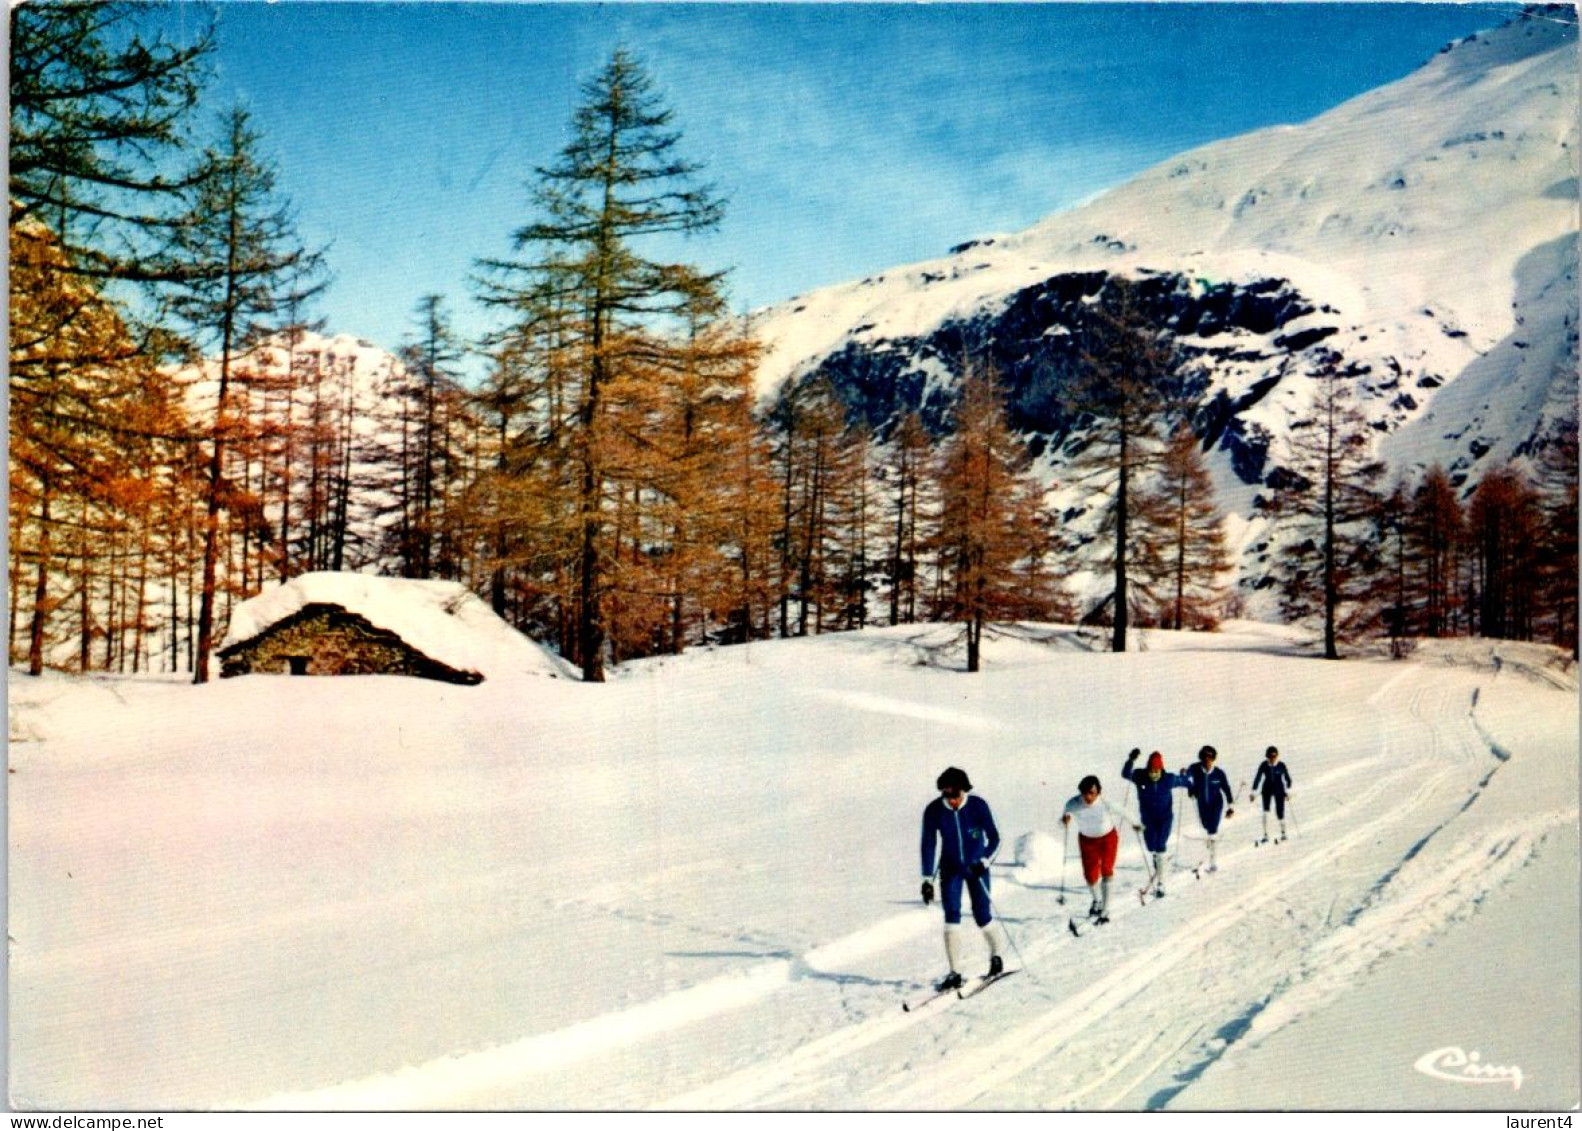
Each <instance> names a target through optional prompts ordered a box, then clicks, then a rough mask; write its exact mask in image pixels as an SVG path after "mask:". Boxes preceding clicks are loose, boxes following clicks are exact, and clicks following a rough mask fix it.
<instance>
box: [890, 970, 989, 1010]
mask: <svg viewBox="0 0 1582 1131" xmlns="http://www.w3.org/2000/svg"><path fill="white" fill-rule="evenodd" d="M1014 973H1016V971H1015V970H1002V971H1000V972H999V973H998V974H988V975H985V976H984V977H982V978H978V979H976V980H975V981H972V982H968V983H967V984H965V985H962V986H951V987H950V988H949V989H944V990H935V991H934V992H933V993H931V994H929V995H928V996H927V997H925V998H920V999H919V1000H917V1001H912V1002H907V1001H903V1002H902V1003H901V1010H902V1012H905V1013H916V1012H917V1011H918V1010H920V1009H922V1008H923V1007H924V1006H925V1005H932V1004H933V1003H934V1002H936V1001H948V1000H949V999H950V997H951V995H952V994H954V995H955V997H956V1000H957V1001H966V1000H967V999H968V998H973V997H977V996H978V995H979V994H981V993H982V992H983V991H984V990H986V989H988V988H989V987H990V986H992V985H994V984H995V983H996V982H1003V981H1005V979H1007V978H1009V977H1010V976H1011V975H1012V974H1014Z"/></svg>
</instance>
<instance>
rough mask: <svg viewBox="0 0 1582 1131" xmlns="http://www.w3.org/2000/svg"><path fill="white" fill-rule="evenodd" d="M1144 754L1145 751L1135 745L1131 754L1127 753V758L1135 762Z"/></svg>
mask: <svg viewBox="0 0 1582 1131" xmlns="http://www.w3.org/2000/svg"><path fill="white" fill-rule="evenodd" d="M1142 756H1143V752H1142V751H1141V750H1138V749H1137V748H1136V747H1133V748H1132V752H1131V753H1130V754H1128V755H1126V760H1127V761H1128V762H1135V761H1137V759H1139V758H1141V757H1142Z"/></svg>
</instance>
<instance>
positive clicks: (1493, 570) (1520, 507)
mask: <svg viewBox="0 0 1582 1131" xmlns="http://www.w3.org/2000/svg"><path fill="white" fill-rule="evenodd" d="M1542 530H1543V510H1542V506H1541V502H1540V499H1539V495H1538V492H1537V491H1536V490H1535V489H1534V488H1533V485H1532V484H1531V483H1529V482H1528V480H1527V477H1526V476H1525V475H1523V474H1522V473H1521V471H1519V470H1518V469H1517V468H1515V467H1513V466H1511V465H1509V464H1505V465H1501V466H1498V467H1491V468H1489V470H1487V471H1486V472H1484V473H1483V477H1482V478H1481V479H1479V480H1478V486H1477V489H1476V490H1474V491H1473V492H1472V498H1471V499H1470V500H1469V501H1468V503H1467V534H1468V541H1469V543H1470V549H1471V553H1472V559H1473V565H1474V577H1475V579H1476V580H1475V584H1476V586H1477V617H1478V627H1477V631H1478V635H1479V636H1490V637H1498V638H1501V639H1506V640H1531V639H1532V638H1533V627H1534V623H1535V620H1536V616H1537V611H1538V610H1537V598H1538V588H1539V582H1538V570H1539V554H1540V539H1541V537H1542Z"/></svg>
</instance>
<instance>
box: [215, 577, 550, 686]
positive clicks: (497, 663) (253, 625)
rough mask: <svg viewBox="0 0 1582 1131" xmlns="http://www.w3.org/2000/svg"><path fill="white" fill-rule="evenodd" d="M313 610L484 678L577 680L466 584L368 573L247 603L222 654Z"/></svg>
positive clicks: (291, 586) (292, 584)
mask: <svg viewBox="0 0 1582 1131" xmlns="http://www.w3.org/2000/svg"><path fill="white" fill-rule="evenodd" d="M309 605H338V606H339V607H341V608H343V609H345V610H346V611H347V612H349V613H355V614H356V615H357V616H360V617H362V618H363V619H364V620H366V621H368V623H370V624H372V625H374V626H376V627H378V628H382V629H384V630H385V631H387V632H393V633H395V634H396V635H397V636H399V637H400V638H401V639H402V640H404V641H405V642H406V643H407V644H408V645H410V646H411V647H412V648H414V649H416V650H417V651H419V652H421V653H422V654H423V655H425V656H427V657H428V658H429V659H431V660H434V661H437V662H438V663H441V664H444V665H446V666H447V667H451V668H454V669H456V670H457V671H463V672H476V673H478V674H479V675H481V676H483V677H485V678H496V677H501V676H511V675H544V676H551V677H555V676H563V677H569V676H571V675H572V671H571V669H570V668H569V666H568V665H566V663H565V662H564V661H563V660H561V659H560V658H559V657H557V656H555V655H554V654H553V653H551V652H550V651H549V650H548V649H547V648H545V647H543V646H542V645H540V644H538V643H536V642H535V641H533V640H530V639H528V638H527V637H526V636H523V635H522V634H521V633H520V632H518V631H517V630H516V629H514V628H512V627H511V626H510V625H508V624H506V623H505V621H503V620H501V619H500V618H499V617H498V616H496V615H495V613H494V610H493V609H491V608H489V606H488V605H486V604H485V603H484V602H483V601H481V600H480V599H479V598H478V597H477V595H475V594H474V593H473V592H472V591H471V590H469V589H468V588H467V587H466V586H464V585H461V584H459V583H457V582H454V581H417V580H412V579H409V578H399V577H375V576H373V575H371V574H364V573H333V572H321V573H305V574H302V575H301V576H300V577H294V578H292V579H291V580H290V581H287V582H284V583H283V584H281V585H277V586H275V587H274V588H273V589H270V590H267V591H265V592H263V593H261V594H259V595H258V596H257V597H253V598H251V599H250V600H247V601H243V602H242V603H241V604H239V605H237V606H236V608H235V609H233V610H232V612H231V623H230V628H229V631H227V632H226V634H225V639H224V641H223V642H222V643H221V645H220V647H221V649H222V650H223V649H226V648H230V647H232V646H234V645H237V644H243V643H245V642H247V641H249V640H252V639H253V638H254V637H256V636H259V635H260V634H262V633H264V632H266V631H267V630H268V629H269V628H270V627H272V626H273V625H276V624H278V623H280V622H281V621H283V620H285V619H286V618H288V617H291V616H293V615H295V614H296V613H298V612H300V611H301V610H302V609H304V608H306V607H307V606H309Z"/></svg>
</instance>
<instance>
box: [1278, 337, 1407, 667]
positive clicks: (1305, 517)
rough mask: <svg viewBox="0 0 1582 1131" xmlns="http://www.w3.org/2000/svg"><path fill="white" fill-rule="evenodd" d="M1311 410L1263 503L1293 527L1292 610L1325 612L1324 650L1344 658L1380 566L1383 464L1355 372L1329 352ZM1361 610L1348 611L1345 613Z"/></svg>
mask: <svg viewBox="0 0 1582 1131" xmlns="http://www.w3.org/2000/svg"><path fill="white" fill-rule="evenodd" d="M1312 376H1313V379H1314V381H1315V382H1316V386H1315V390H1314V397H1313V404H1312V417H1311V419H1306V420H1302V421H1299V422H1297V423H1294V424H1293V425H1292V426H1291V430H1290V434H1289V440H1288V443H1289V462H1288V464H1287V466H1286V467H1285V468H1283V469H1281V473H1280V475H1279V476H1278V477H1276V481H1275V483H1274V484H1273V486H1274V491H1273V495H1272V497H1271V498H1269V499H1265V500H1264V502H1263V507H1264V509H1265V510H1266V511H1268V512H1269V513H1271V514H1272V515H1273V516H1274V517H1275V519H1276V521H1277V522H1278V523H1281V524H1282V525H1284V526H1285V527H1286V528H1287V529H1288V531H1289V538H1288V541H1287V545H1286V546H1285V548H1284V551H1283V552H1284V555H1285V558H1284V560H1283V561H1281V562H1280V563H1279V564H1278V566H1277V573H1278V576H1279V580H1280V586H1281V599H1282V606H1283V608H1284V610H1285V613H1286V615H1287V616H1289V617H1291V618H1293V619H1303V618H1306V617H1310V616H1318V617H1321V618H1322V621H1323V626H1324V657H1325V658H1326V659H1330V660H1335V659H1339V658H1340V650H1339V640H1340V638H1341V636H1342V635H1344V634H1345V633H1346V632H1348V631H1350V630H1351V629H1352V628H1354V627H1355V626H1356V624H1358V623H1360V621H1361V619H1363V618H1362V616H1361V614H1364V613H1365V612H1366V610H1365V607H1364V604H1365V599H1366V597H1367V596H1368V594H1369V591H1370V588H1371V586H1372V584H1373V580H1374V577H1375V573H1376V570H1377V568H1378V555H1377V550H1378V544H1377V541H1376V539H1375V538H1374V530H1373V527H1372V525H1371V522H1372V520H1373V518H1374V516H1375V514H1376V513H1377V510H1378V506H1379V499H1378V494H1377V490H1376V484H1377V482H1378V480H1379V477H1380V475H1382V474H1383V471H1384V465H1383V464H1382V463H1380V462H1379V461H1378V460H1376V459H1375V458H1374V457H1373V454H1372V447H1373V445H1372V440H1371V439H1370V437H1369V434H1368V428H1367V423H1366V421H1365V419H1364V418H1363V415H1362V412H1361V410H1359V409H1358V408H1357V406H1356V402H1355V400H1354V399H1353V395H1352V389H1351V385H1350V383H1349V382H1350V376H1349V375H1348V374H1345V373H1343V372H1341V370H1340V368H1339V359H1338V358H1337V357H1335V356H1333V355H1330V356H1328V357H1326V358H1325V359H1324V360H1323V361H1322V363H1321V364H1320V367H1319V370H1318V372H1316V373H1314V374H1313V375H1312ZM1345 612H1351V613H1356V614H1359V615H1358V616H1354V617H1350V618H1345V617H1343V613H1345Z"/></svg>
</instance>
